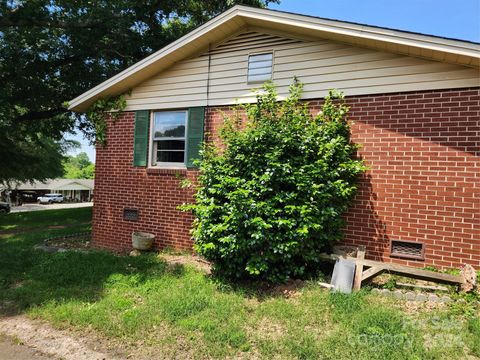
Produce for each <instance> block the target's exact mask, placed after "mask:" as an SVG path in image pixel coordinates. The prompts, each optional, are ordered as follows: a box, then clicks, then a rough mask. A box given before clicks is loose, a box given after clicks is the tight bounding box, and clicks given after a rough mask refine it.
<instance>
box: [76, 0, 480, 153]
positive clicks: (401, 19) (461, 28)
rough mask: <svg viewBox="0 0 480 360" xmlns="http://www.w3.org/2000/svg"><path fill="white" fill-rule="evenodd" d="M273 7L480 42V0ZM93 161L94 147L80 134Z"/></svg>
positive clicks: (311, 0) (306, 2) (304, 0)
mask: <svg viewBox="0 0 480 360" xmlns="http://www.w3.org/2000/svg"><path fill="white" fill-rule="evenodd" d="M269 7H270V8H271V9H276V10H283V11H290V12H295V13H300V14H305V15H312V16H320V17H325V18H330V19H336V20H344V21H352V22H358V23H362V24H368V25H375V26H382V27H389V28H393V29H399V30H407V31H414V32H419V33H424V34H431V35H437V36H445V37H451V38H456V39H463V40H469V41H475V42H480V0H334V1H325V0H282V1H281V2H280V4H272V5H270V6H269ZM69 138H73V139H75V140H77V141H79V142H80V143H82V148H81V149H79V150H77V151H76V152H75V153H78V152H80V151H85V152H86V153H87V154H88V156H89V157H90V160H92V161H94V160H95V149H94V148H93V147H91V146H89V145H88V142H87V141H86V140H84V139H83V137H82V136H81V135H76V136H73V137H72V136H69Z"/></svg>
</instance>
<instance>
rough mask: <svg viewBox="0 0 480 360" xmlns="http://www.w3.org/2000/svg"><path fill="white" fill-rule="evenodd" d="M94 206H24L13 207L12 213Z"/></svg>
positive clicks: (89, 204)
mask: <svg viewBox="0 0 480 360" xmlns="http://www.w3.org/2000/svg"><path fill="white" fill-rule="evenodd" d="M89 206H93V202H84V203H65V204H63V203H62V204H49V205H41V204H23V205H22V206H12V210H11V212H12V213H18V212H25V211H40V210H56V209H72V208H80V207H89Z"/></svg>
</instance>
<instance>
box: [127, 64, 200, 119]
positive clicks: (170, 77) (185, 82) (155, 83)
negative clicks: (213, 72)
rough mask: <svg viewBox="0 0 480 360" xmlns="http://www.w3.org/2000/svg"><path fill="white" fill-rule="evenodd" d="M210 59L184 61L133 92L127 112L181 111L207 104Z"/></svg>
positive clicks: (128, 100) (128, 98) (129, 97)
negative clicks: (179, 109)
mask: <svg viewBox="0 0 480 360" xmlns="http://www.w3.org/2000/svg"><path fill="white" fill-rule="evenodd" d="M207 79H208V57H199V58H196V59H189V60H183V61H180V62H178V63H176V64H174V65H173V66H172V67H170V69H168V70H166V71H163V72H162V73H160V74H158V75H156V76H154V77H152V78H151V79H149V80H147V81H145V82H143V83H141V84H140V85H139V86H137V87H135V88H134V89H132V90H131V93H130V95H127V96H126V100H127V108H126V110H130V111H132V110H150V109H153V110H155V109H178V108H186V107H190V106H204V105H205V104H206V102H207Z"/></svg>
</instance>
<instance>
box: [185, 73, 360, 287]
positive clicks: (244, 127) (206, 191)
mask: <svg viewBox="0 0 480 360" xmlns="http://www.w3.org/2000/svg"><path fill="white" fill-rule="evenodd" d="M301 90H302V85H301V84H297V83H295V84H293V85H292V86H291V88H290V96H289V97H288V98H287V99H286V100H285V101H284V102H281V103H280V102H278V101H277V94H276V91H275V87H274V86H273V85H272V84H267V85H265V88H264V93H263V94H262V93H261V94H259V95H258V96H257V103H256V104H252V105H247V106H244V107H240V109H238V111H237V113H241V112H245V113H246V114H247V120H246V123H245V122H242V121H239V118H238V117H237V116H231V117H227V118H226V125H225V127H224V128H223V130H222V131H221V133H220V137H221V141H222V144H223V147H221V148H220V149H219V148H216V147H214V145H212V144H210V145H206V147H205V150H204V152H203V160H202V161H201V162H200V176H199V188H198V190H197V192H196V194H195V204H192V205H187V206H185V207H184V208H185V209H186V210H193V213H194V215H195V221H194V230H193V237H194V239H195V249H196V251H197V252H198V253H199V254H201V255H203V256H204V257H205V258H206V259H207V260H210V261H212V262H213V264H214V270H215V271H216V272H217V273H218V274H221V276H225V277H228V278H234V279H235V278H245V277H250V278H257V279H263V280H269V281H285V280H287V279H288V278H298V277H306V276H309V275H312V274H314V273H315V272H316V271H317V270H318V267H319V265H320V260H319V257H318V254H319V253H320V252H322V251H324V250H325V249H326V248H327V247H328V246H330V245H331V244H332V243H334V242H335V241H337V240H339V239H340V238H341V237H342V230H341V229H342V225H343V221H342V214H343V213H344V212H345V210H346V209H347V207H348V205H349V203H350V201H351V200H352V198H353V196H354V194H355V191H356V189H357V186H356V179H357V176H358V175H359V174H360V173H362V172H363V171H364V170H365V167H364V165H363V163H362V161H360V160H357V159H354V158H353V155H354V153H355V150H356V146H355V145H354V144H351V143H350V131H349V125H348V122H347V120H346V116H347V112H348V108H347V107H346V106H345V105H344V104H343V101H342V95H341V94H337V93H336V92H331V93H330V95H329V96H328V97H327V98H326V99H325V103H324V105H323V109H322V113H321V114H320V115H318V116H315V117H314V116H312V115H311V113H310V111H309V109H308V105H307V104H305V103H302V102H300V101H299V98H300V94H301Z"/></svg>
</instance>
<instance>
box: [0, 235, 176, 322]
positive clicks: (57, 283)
mask: <svg viewBox="0 0 480 360" xmlns="http://www.w3.org/2000/svg"><path fill="white" fill-rule="evenodd" d="M88 229H89V226H77V227H74V228H70V229H65V230H63V231H53V230H52V231H44V232H41V233H24V234H15V235H7V236H2V237H0V314H3V315H7V314H17V313H21V312H23V311H25V310H26V309H28V308H30V307H33V306H36V305H40V304H43V303H46V302H49V301H52V300H54V301H68V300H72V299H76V300H80V301H95V300H97V299H99V297H101V296H102V291H103V289H104V284H105V282H106V281H107V280H108V278H109V277H110V276H112V275H113V274H123V275H128V274H138V275H137V276H136V277H137V280H138V281H146V280H147V279H148V278H151V277H152V276H158V275H159V274H162V273H163V272H164V271H165V269H166V264H165V263H164V262H162V261H159V259H158V258H157V257H156V256H154V255H147V256H140V257H120V256H116V255H114V254H112V253H108V252H105V251H89V252H77V251H68V252H62V253H53V254H52V253H45V252H43V251H41V250H35V249H34V245H36V244H38V243H41V242H42V241H43V239H45V238H48V237H51V236H58V235H61V234H65V233H69V232H72V231H73V232H78V231H85V230H88Z"/></svg>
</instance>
